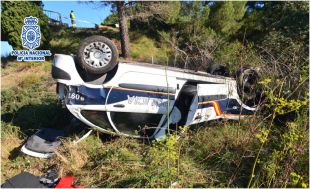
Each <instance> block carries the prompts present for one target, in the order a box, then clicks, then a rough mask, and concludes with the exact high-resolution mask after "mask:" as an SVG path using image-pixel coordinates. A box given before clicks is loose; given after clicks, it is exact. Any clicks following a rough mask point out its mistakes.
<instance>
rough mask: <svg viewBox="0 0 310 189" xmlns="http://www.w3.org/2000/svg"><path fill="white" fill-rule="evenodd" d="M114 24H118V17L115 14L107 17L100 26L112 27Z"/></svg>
mask: <svg viewBox="0 0 310 189" xmlns="http://www.w3.org/2000/svg"><path fill="white" fill-rule="evenodd" d="M116 23H119V22H118V15H117V14H116V13H112V14H110V15H109V16H108V17H106V18H105V19H104V21H103V22H102V23H101V24H103V25H112V24H116Z"/></svg>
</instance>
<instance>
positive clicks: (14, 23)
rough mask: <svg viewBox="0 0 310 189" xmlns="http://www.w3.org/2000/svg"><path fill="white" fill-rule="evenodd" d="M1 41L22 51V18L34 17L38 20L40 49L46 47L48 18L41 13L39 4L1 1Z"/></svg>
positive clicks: (40, 4)
mask: <svg viewBox="0 0 310 189" xmlns="http://www.w3.org/2000/svg"><path fill="white" fill-rule="evenodd" d="M1 5H2V8H1V13H2V15H1V33H2V34H1V40H4V41H8V42H9V44H10V45H12V46H13V48H14V49H22V48H23V47H22V41H21V37H20V36H21V32H22V27H23V25H24V18H25V17H28V16H34V17H37V18H38V19H39V26H40V30H41V43H40V44H41V46H40V47H41V48H42V47H43V48H44V47H48V44H49V36H50V35H49V29H48V26H47V23H48V18H47V16H45V15H44V13H43V7H42V3H41V2H26V1H3V2H1Z"/></svg>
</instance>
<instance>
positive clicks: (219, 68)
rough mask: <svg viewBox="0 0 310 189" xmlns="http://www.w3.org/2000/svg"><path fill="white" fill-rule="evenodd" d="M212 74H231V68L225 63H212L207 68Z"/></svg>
mask: <svg viewBox="0 0 310 189" xmlns="http://www.w3.org/2000/svg"><path fill="white" fill-rule="evenodd" d="M207 72H208V73H210V74H212V75H220V76H229V70H228V68H227V67H226V66H225V65H221V64H211V65H210V66H209V67H208V70H207Z"/></svg>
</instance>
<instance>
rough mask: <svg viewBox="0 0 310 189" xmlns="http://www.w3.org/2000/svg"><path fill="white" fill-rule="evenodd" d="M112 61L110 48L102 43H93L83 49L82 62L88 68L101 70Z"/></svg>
mask: <svg viewBox="0 0 310 189" xmlns="http://www.w3.org/2000/svg"><path fill="white" fill-rule="evenodd" d="M111 59H112V50H111V48H110V47H109V46H108V45H107V44H105V43H102V42H93V43H90V44H89V45H87V46H86V47H85V48H84V61H85V62H86V64H88V65H89V66H90V67H93V68H103V67H105V66H107V65H108V64H109V63H110V61H111Z"/></svg>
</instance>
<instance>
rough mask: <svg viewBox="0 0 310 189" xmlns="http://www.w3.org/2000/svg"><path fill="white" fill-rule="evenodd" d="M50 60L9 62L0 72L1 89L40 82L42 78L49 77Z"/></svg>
mask: <svg viewBox="0 0 310 189" xmlns="http://www.w3.org/2000/svg"><path fill="white" fill-rule="evenodd" d="M48 66H49V67H51V63H50V62H47V61H46V62H37V63H29V62H26V63H25V62H11V63H9V64H8V65H7V66H6V68H5V69H2V72H1V89H2V90H4V89H9V88H12V87H17V86H21V87H28V86H29V85H32V84H34V83H39V84H42V83H41V80H42V78H51V77H50V69H49V68H47V67H48Z"/></svg>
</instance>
